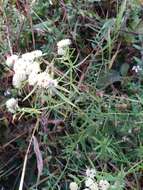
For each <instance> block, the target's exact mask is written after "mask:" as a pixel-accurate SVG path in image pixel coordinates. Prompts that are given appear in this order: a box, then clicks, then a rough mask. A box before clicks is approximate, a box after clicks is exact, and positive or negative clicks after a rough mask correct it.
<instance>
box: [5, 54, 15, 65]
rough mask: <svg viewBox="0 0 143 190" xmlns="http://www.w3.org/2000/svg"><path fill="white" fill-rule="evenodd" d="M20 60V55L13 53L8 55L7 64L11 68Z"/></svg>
mask: <svg viewBox="0 0 143 190" xmlns="http://www.w3.org/2000/svg"><path fill="white" fill-rule="evenodd" d="M17 60H18V56H17V55H15V54H13V55H11V56H8V57H7V59H6V65H7V66H8V67H10V68H12V67H13V65H14V63H15V62H16V61H17Z"/></svg>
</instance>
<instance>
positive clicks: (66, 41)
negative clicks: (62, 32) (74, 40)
mask: <svg viewBox="0 0 143 190" xmlns="http://www.w3.org/2000/svg"><path fill="white" fill-rule="evenodd" d="M69 45H71V40H70V39H63V40H61V41H59V42H58V43H57V46H58V48H63V47H67V46H69Z"/></svg>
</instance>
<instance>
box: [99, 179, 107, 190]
mask: <svg viewBox="0 0 143 190" xmlns="http://www.w3.org/2000/svg"><path fill="white" fill-rule="evenodd" d="M109 187H110V183H109V182H108V181H107V180H100V181H99V189H100V190H108V189H109Z"/></svg>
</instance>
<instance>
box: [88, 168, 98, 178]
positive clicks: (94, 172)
mask: <svg viewBox="0 0 143 190" xmlns="http://www.w3.org/2000/svg"><path fill="white" fill-rule="evenodd" d="M86 176H87V177H89V178H92V179H94V177H95V176H96V170H95V169H94V168H91V169H90V168H87V170H86Z"/></svg>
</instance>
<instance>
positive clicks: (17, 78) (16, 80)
mask: <svg viewBox="0 0 143 190" xmlns="http://www.w3.org/2000/svg"><path fill="white" fill-rule="evenodd" d="M25 80H26V73H25V72H23V71H21V72H20V71H19V72H17V73H15V74H14V76H13V79H12V84H13V86H14V87H15V88H20V87H21V84H22V82H23V81H25Z"/></svg>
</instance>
